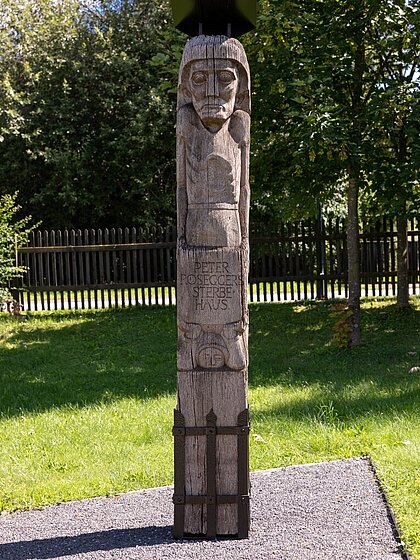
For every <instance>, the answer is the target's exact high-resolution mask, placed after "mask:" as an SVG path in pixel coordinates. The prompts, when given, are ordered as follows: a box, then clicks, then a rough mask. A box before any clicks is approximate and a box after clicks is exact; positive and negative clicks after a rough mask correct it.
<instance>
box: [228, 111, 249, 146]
mask: <svg viewBox="0 0 420 560" xmlns="http://www.w3.org/2000/svg"><path fill="white" fill-rule="evenodd" d="M250 128H251V117H250V116H249V114H248V113H246V112H245V111H242V110H241V109H238V110H237V111H235V112H234V113H233V115H232V116H231V118H230V123H229V132H230V133H231V135H232V138H233V139H234V140H235V142H237V143H238V144H239V145H242V146H243V145H246V144H249V135H250Z"/></svg>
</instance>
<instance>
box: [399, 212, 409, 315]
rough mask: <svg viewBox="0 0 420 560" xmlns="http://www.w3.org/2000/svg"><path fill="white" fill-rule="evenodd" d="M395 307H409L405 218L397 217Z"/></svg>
mask: <svg viewBox="0 0 420 560" xmlns="http://www.w3.org/2000/svg"><path fill="white" fill-rule="evenodd" d="M397 243H398V245H397V288H398V291H397V307H398V308H399V309H407V308H409V307H410V302H409V293H408V258H407V255H408V241H407V219H406V218H405V217H401V218H398V219H397Z"/></svg>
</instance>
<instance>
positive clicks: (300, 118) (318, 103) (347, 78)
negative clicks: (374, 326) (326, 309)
mask: <svg viewBox="0 0 420 560" xmlns="http://www.w3.org/2000/svg"><path fill="white" fill-rule="evenodd" d="M405 9H406V4H405V3H404V1H403V0H401V1H397V2H395V1H392V2H391V0H389V1H383V0H381V1H378V0H370V1H367V0H361V1H359V2H353V1H350V0H315V1H314V0H303V1H301V2H299V3H297V2H293V1H288V0H271V1H269V0H265V2H262V16H261V21H260V26H259V28H258V30H257V32H256V33H255V35H254V36H253V37H250V38H249V39H248V41H249V45H248V51H249V52H250V60H251V65H252V66H253V68H254V84H255V83H256V84H257V94H256V95H255V99H254V116H255V113H257V118H256V119H255V121H254V122H255V130H254V141H256V144H257V146H258V148H256V149H254V152H253V155H254V160H253V162H254V164H255V163H257V165H256V166H255V165H254V177H255V180H256V182H257V183H259V184H260V185H261V187H260V188H261V190H265V191H266V195H265V198H266V199H267V200H270V198H271V199H274V200H275V201H276V203H277V202H278V201H279V200H281V201H283V200H284V199H286V203H288V204H289V205H293V203H294V202H295V201H297V200H300V201H305V204H304V206H303V208H301V210H303V211H306V212H310V211H311V210H312V211H313V209H314V207H315V203H316V202H317V201H319V200H321V201H322V200H325V199H326V198H329V197H331V196H335V193H336V188H337V185H342V184H343V183H344V184H345V186H346V192H347V221H348V226H347V253H348V280H349V299H348V306H349V310H350V318H349V345H350V346H355V345H357V344H359V342H360V271H359V260H360V258H359V200H360V195H361V193H362V192H364V191H365V190H366V187H367V184H368V180H370V181H372V177H373V170H374V168H378V165H379V164H378V162H377V161H376V160H377V159H378V152H377V147H376V144H375V142H373V141H372V126H373V125H372V123H373V122H374V123H375V127H376V131H377V133H378V136H380V138H381V139H383V138H384V137H385V130H384V126H383V125H382V123H381V113H380V110H381V104H380V102H379V97H378V92H379V91H381V89H383V75H382V74H381V73H380V72H379V66H380V60H379V54H380V52H379V51H378V48H377V41H378V39H377V35H376V30H377V29H378V28H380V29H381V41H382V43H383V45H385V44H386V47H387V48H388V49H389V50H391V51H392V55H393V56H394V57H395V59H396V60H397V59H398V57H399V56H400V54H399V53H398V51H397V50H396V46H395V44H393V39H394V35H393V29H394V25H395V23H394V20H395V17H396V12H398V13H401V12H404V10H405ZM259 88H261V90H259ZM261 91H264V92H265V95H261ZM264 114H265V115H266V116H263V115H264ZM267 120H268V121H269V122H268V123H267ZM270 121H271V122H270ZM267 124H268V126H267ZM381 141H382V140H381ZM254 145H255V144H254ZM276 157H277V160H278V162H279V164H278V165H277V166H274V165H272V166H271V169H274V172H275V173H278V175H277V177H274V176H273V172H272V171H271V170H270V169H269V170H267V163H270V162H272V161H275V160H276ZM379 161H380V163H381V165H382V168H383V169H384V168H385V161H384V159H383V158H382V157H379ZM388 163H389V164H390V165H392V162H390V161H388ZM395 168H396V165H394V170H395ZM267 178H268V179H269V180H270V183H271V184H270V183H268V182H267V180H266V179H267ZM311 199H312V203H311ZM275 207H276V204H274V205H272V208H271V209H272V210H275Z"/></svg>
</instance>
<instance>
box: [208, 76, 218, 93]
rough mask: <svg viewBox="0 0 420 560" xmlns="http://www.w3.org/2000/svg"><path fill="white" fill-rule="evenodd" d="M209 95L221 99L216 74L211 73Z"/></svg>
mask: <svg viewBox="0 0 420 560" xmlns="http://www.w3.org/2000/svg"><path fill="white" fill-rule="evenodd" d="M207 95H208V96H211V97H219V84H218V83H217V75H216V73H210V75H209V79H208V82H207Z"/></svg>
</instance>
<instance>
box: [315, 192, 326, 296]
mask: <svg viewBox="0 0 420 560" xmlns="http://www.w3.org/2000/svg"><path fill="white" fill-rule="evenodd" d="M315 241H316V298H317V299H325V298H326V297H327V290H326V282H325V278H324V276H325V228H324V218H323V216H322V206H321V203H320V202H318V213H317V216H316V218H315Z"/></svg>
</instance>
